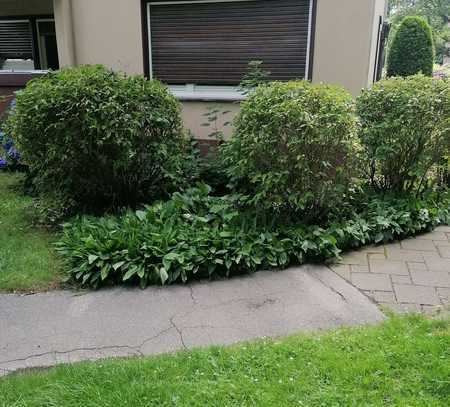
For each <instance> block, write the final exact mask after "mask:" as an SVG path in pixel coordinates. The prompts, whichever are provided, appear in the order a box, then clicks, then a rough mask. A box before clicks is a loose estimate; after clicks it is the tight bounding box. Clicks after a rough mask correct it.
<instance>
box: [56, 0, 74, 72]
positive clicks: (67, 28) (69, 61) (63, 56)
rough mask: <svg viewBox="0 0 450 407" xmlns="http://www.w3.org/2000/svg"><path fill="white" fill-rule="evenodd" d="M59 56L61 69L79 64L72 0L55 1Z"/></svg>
mask: <svg viewBox="0 0 450 407" xmlns="http://www.w3.org/2000/svg"><path fill="white" fill-rule="evenodd" d="M53 9H54V13H55V26H56V35H57V42H58V55H59V62H60V65H61V67H70V66H75V65H76V64H77V60H76V52H75V35H74V29H73V13H72V0H53Z"/></svg>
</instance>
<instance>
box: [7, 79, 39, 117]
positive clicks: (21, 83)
mask: <svg viewBox="0 0 450 407" xmlns="http://www.w3.org/2000/svg"><path fill="white" fill-rule="evenodd" d="M39 76H42V74H40V73H9V72H0V120H1V119H3V117H4V115H5V112H6V111H7V110H8V107H9V104H10V103H11V100H12V99H13V98H14V92H16V91H17V90H19V89H22V88H24V87H25V86H26V84H27V83H28V81H30V80H31V79H33V78H36V77H39Z"/></svg>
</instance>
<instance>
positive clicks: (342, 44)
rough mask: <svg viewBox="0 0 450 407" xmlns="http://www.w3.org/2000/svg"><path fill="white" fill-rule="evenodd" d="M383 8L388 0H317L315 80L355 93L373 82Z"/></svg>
mask: <svg viewBox="0 0 450 407" xmlns="http://www.w3.org/2000/svg"><path fill="white" fill-rule="evenodd" d="M384 9H385V0H339V1H337V0H318V3H317V17H316V37H315V46H314V68H313V81H314V82H328V83H333V84H338V85H342V86H344V87H345V88H347V89H348V90H349V91H350V92H351V93H352V94H353V95H357V94H358V93H359V92H360V91H361V89H362V88H363V87H366V86H368V85H370V84H371V83H372V76H373V70H374V67H375V66H374V62H375V53H376V43H377V40H376V34H377V30H378V17H379V15H380V14H381V15H383V14H384Z"/></svg>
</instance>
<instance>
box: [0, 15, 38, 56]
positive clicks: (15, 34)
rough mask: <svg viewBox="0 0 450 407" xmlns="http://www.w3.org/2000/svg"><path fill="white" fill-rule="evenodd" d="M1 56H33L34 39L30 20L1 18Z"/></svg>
mask: <svg viewBox="0 0 450 407" xmlns="http://www.w3.org/2000/svg"><path fill="white" fill-rule="evenodd" d="M0 58H3V59H8V58H11V59H31V58H33V40H32V33H31V28H30V22H29V21H22V20H20V21H15V20H0Z"/></svg>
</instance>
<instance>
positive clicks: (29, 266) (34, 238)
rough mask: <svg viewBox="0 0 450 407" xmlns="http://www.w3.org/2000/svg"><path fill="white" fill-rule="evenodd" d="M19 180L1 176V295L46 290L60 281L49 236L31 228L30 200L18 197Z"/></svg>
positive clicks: (1, 173)
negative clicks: (5, 292) (4, 292)
mask: <svg viewBox="0 0 450 407" xmlns="http://www.w3.org/2000/svg"><path fill="white" fill-rule="evenodd" d="M21 179H22V176H21V175H18V174H9V173H4V172H0V291H36V290H45V289H48V288H50V287H54V286H55V285H56V284H57V283H58V280H59V275H58V271H59V263H58V260H57V258H56V255H55V253H54V251H53V249H52V245H51V241H52V236H51V235H50V234H49V233H47V232H45V231H43V230H38V229H37V228H34V227H32V226H31V225H30V219H29V218H30V216H29V215H30V213H29V212H30V210H29V209H30V205H31V198H29V197H25V196H23V195H22V194H21V192H20V182H21Z"/></svg>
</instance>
